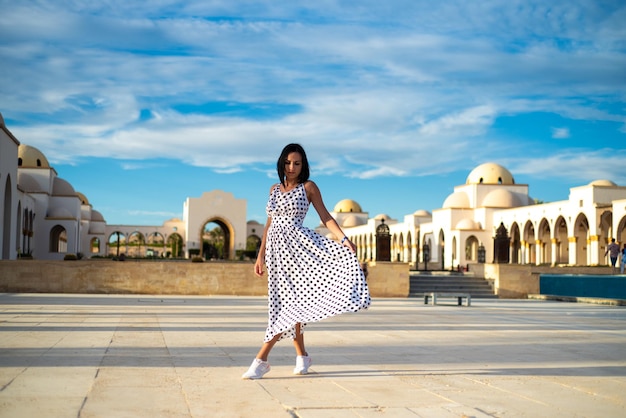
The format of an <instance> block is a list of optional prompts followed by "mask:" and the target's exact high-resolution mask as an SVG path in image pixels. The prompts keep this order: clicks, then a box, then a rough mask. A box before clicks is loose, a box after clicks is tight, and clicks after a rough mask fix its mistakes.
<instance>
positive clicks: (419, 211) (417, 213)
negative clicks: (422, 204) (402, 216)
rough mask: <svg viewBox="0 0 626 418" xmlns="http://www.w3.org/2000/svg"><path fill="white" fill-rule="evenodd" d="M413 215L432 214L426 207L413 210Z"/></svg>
mask: <svg viewBox="0 0 626 418" xmlns="http://www.w3.org/2000/svg"><path fill="white" fill-rule="evenodd" d="M413 216H431V215H430V212H429V211H427V210H424V209H418V210H416V211H415V212H413Z"/></svg>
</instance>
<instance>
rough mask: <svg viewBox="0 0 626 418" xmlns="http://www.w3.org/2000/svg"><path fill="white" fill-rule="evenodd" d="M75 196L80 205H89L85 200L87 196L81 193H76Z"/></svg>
mask: <svg viewBox="0 0 626 418" xmlns="http://www.w3.org/2000/svg"><path fill="white" fill-rule="evenodd" d="M76 196H78V198H79V199H80V203H81V205H89V200H87V196H85V195H84V194H82V193H81V192H76Z"/></svg>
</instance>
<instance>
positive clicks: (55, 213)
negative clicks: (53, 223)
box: [48, 207, 76, 219]
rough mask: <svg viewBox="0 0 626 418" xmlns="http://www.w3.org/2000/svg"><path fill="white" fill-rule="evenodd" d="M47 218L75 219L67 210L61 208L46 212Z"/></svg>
mask: <svg viewBox="0 0 626 418" xmlns="http://www.w3.org/2000/svg"><path fill="white" fill-rule="evenodd" d="M48 218H58V219H76V218H75V217H74V216H73V215H72V213H71V212H70V211H69V210H68V209H66V208H63V207H56V208H52V209H50V211H49V212H48Z"/></svg>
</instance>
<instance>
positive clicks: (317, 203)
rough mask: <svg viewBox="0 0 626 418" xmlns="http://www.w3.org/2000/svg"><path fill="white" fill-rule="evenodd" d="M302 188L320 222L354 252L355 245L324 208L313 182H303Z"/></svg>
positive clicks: (320, 195) (318, 191)
mask: <svg viewBox="0 0 626 418" xmlns="http://www.w3.org/2000/svg"><path fill="white" fill-rule="evenodd" d="M304 189H305V190H306V195H307V199H309V202H311V204H312V205H313V207H314V208H315V210H316V211H317V214H318V215H319V217H320V220H321V221H322V224H324V226H325V227H326V228H328V229H329V230H330V232H332V233H333V234H334V235H335V236H336V237H337V238H338V239H339V240H340V241H341V244H342V245H344V246H346V247H348V248H349V249H350V250H351V251H352V252H356V245H354V244H353V243H352V241H350V240H349V239H348V238H347V237H346V234H344V233H343V230H342V229H341V228H340V227H339V224H338V223H337V221H336V220H335V218H333V216H332V215H331V214H330V212H328V209H326V206H325V205H324V201H323V199H322V193H321V192H320V189H319V187H317V185H316V184H315V183H314V182H312V181H307V182H306V183H304ZM344 238H346V239H344Z"/></svg>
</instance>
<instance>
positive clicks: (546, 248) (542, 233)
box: [537, 218, 552, 264]
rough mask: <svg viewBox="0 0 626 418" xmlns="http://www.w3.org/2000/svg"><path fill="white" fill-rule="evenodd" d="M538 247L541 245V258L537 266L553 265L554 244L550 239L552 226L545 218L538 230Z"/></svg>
mask: <svg viewBox="0 0 626 418" xmlns="http://www.w3.org/2000/svg"><path fill="white" fill-rule="evenodd" d="M537 238H538V240H537V241H538V245H540V246H541V247H540V249H539V251H540V254H539V255H540V256H539V257H538V258H539V259H538V260H537V264H546V263H552V244H551V239H550V224H548V221H547V220H546V219H545V218H544V219H542V220H541V222H540V223H539V229H538V237H537Z"/></svg>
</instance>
